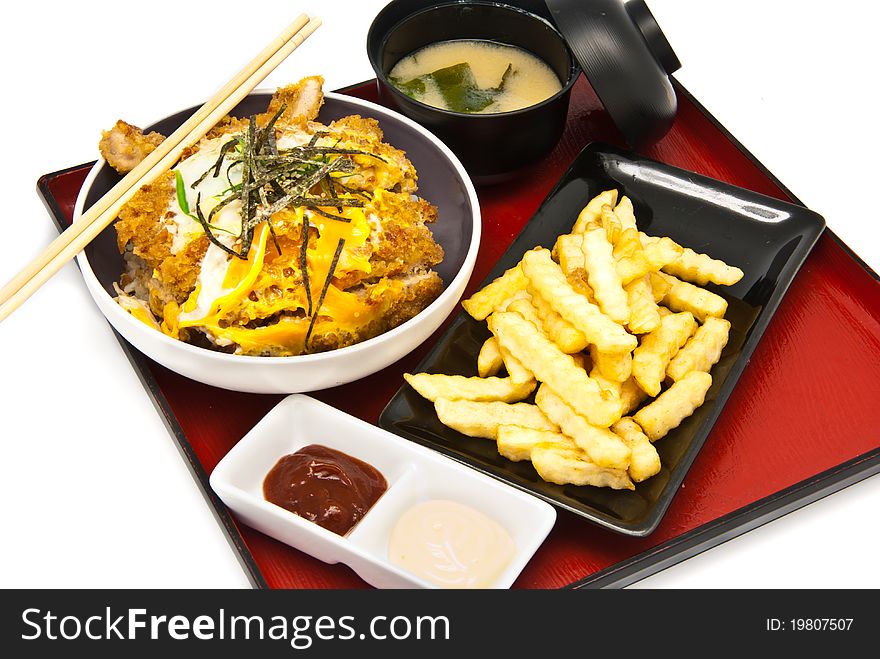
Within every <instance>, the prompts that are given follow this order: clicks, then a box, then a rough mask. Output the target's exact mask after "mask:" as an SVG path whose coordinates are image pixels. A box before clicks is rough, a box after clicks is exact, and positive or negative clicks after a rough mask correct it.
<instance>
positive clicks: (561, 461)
mask: <svg viewBox="0 0 880 659" xmlns="http://www.w3.org/2000/svg"><path fill="white" fill-rule="evenodd" d="M584 457H585V456H584V455H583V453H582V452H580V451H574V450H571V449H562V448H556V447H545V446H536V447H535V448H533V449H532V453H531V460H532V465H534V467H535V471H537V472H538V475H539V476H540V477H541V478H542V479H543V480H545V481H547V482H548V483H556V484H558V485H593V486H595V487H610V488H612V489H614V490H634V489H635V486H634V485H633V483H632V481H631V480H630V478H629V475H627V473H626V471H624V470H623V469H607V468H603V467H599V466H597V465H595V464H593V463H592V462H589V461H587V460H585V459H584Z"/></svg>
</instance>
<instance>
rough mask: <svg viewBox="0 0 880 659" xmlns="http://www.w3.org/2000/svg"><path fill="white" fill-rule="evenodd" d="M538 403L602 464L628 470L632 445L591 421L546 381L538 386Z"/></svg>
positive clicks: (545, 413) (551, 419) (593, 459)
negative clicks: (572, 406) (630, 446)
mask: <svg viewBox="0 0 880 659" xmlns="http://www.w3.org/2000/svg"><path fill="white" fill-rule="evenodd" d="M535 404H536V405H537V406H538V408H539V409H540V410H541V411H542V412H543V413H544V415H545V416H546V417H547V418H548V419H550V421H552V422H553V423H555V424H556V425H558V426H559V427H560V428H561V429H562V432H563V433H565V434H566V435H568V436H569V437H571V438H572V439H573V440H574V441H575V443H576V444H577V445H578V447H579V448H580V449H581V450H583V451H584V453H586V454H587V456H589V458H590V460H591V461H593V462H595V463H596V464H597V465H599V466H600V467H610V468H613V469H626V468H627V467H628V466H629V456H630V449H629V447H627V445H626V444H625V443H624V442H622V441H621V439H620V438H619V437H617V436H616V435H615V434H614V433H613V432H611V431H610V430H608V428H599V427H597V426H594V425H591V424H590V423H588V421H587V419H585V418H584V417H582V416H581V415H579V414H577V413H576V412H575V410H573V409H572V408H571V407H570V406H569V405H568V404H567V403H566V401H565V400H564V399H563V398H562V397H561V396H560V395H559V394H558V393H557V392H555V391H553V390H552V389H551V388H550V387H549V386H548V385H547V384H546V383H544V384H542V385H541V386H540V387H539V388H538V393H537V394H535Z"/></svg>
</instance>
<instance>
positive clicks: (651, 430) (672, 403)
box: [633, 371, 712, 442]
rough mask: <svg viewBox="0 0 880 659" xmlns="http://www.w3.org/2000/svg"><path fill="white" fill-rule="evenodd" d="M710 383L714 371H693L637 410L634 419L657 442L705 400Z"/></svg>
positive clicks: (649, 437)
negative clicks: (711, 372)
mask: <svg viewBox="0 0 880 659" xmlns="http://www.w3.org/2000/svg"><path fill="white" fill-rule="evenodd" d="M711 386H712V376H711V375H709V374H708V373H704V372H703V371H691V372H690V373H688V374H687V375H685V376H684V377H683V378H682V379H681V380H679V381H678V382H676V383H675V384H673V385H672V386H671V387H669V389H667V390H666V391H664V392H663V393H662V394H660V395H659V396H658V397H657V398H655V399H654V400H653V401H652V402H651V403H649V404H648V405H645V406H644V407H643V408H642V409H640V410H639V411H638V412H636V413H635V414H634V415H633V419H635V421H636V423H638V424H639V425H640V426H641V427H642V430H644V431H645V434H646V435H647V436H648V439H650V440H651V441H652V442H656V441H657V440H658V439H660V438H661V437H665V436H666V433H668V432H669V431H670V430H672V429H673V428H676V427H678V426H679V425H680V424H681V422H682V421H684V420H685V419H686V418H687V417H689V416H690V415H691V414H693V413H694V410H695V409H697V408H698V407H699V406H700V405H702V404H703V401H704V400H705V399H706V392H707V391H709V387H711Z"/></svg>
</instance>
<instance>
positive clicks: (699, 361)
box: [666, 318, 730, 382]
mask: <svg viewBox="0 0 880 659" xmlns="http://www.w3.org/2000/svg"><path fill="white" fill-rule="evenodd" d="M729 333H730V321H727V320H724V319H723V318H707V319H706V322H705V323H703V324H702V325H701V326H700V327H698V328H697V331H696V332H695V333H694V335H693V336H692V337H691V338H690V339H689V340H688V342H687V343H686V344H685V346H684V347H683V348H682V349H681V350H679V351H678V354H677V355H675V357H673V359H672V361H670V362H669V366H667V367H666V375H668V376H669V377H670V378H672V380H673V381H676V382H677V381H678V380H681V379H682V378H683V377H684V376H685V375H687V374H688V373H690V372H691V371H705V372H707V373H708V372H709V370H710V369H711V368H712V367H713V366H714V365H715V364H716V363H717V362H718V360H719V359H721V351H722V350H724V346H726V345H727V338H728V335H729Z"/></svg>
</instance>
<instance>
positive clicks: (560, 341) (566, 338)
mask: <svg viewBox="0 0 880 659" xmlns="http://www.w3.org/2000/svg"><path fill="white" fill-rule="evenodd" d="M532 305H533V306H534V307H535V311H536V312H537V313H538V317H539V318H540V319H541V322H542V323H543V326H544V331H545V332H546V333H547V336H549V337H550V338H551V339H553V342H554V343H555V344H556V345H557V346H559V349H560V350H562V352H564V353H566V354H568V355H571V354H574V353H577V352H580V351H581V350H584V349H585V348H586V347H587V337H585V336H584V333H583V332H581V331H580V330H579V329H578V328H576V327H575V326H574V325H572V324H571V323H570V322H568V321H567V320H565V318H563V317H562V316H560V315H559V314H558V313H556V312H555V311H554V310H553V307H551V306H550V303H549V302H547V300H545V299H544V298H543V297H541V296H540V295H539V294H538V293H533V294H532Z"/></svg>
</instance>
